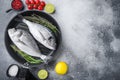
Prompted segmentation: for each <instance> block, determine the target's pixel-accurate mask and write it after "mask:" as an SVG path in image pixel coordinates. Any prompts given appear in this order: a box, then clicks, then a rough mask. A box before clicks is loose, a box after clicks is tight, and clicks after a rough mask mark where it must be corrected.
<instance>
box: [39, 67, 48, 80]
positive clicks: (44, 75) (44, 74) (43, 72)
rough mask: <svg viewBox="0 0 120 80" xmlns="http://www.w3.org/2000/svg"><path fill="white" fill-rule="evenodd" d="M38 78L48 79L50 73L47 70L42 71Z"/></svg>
mask: <svg viewBox="0 0 120 80" xmlns="http://www.w3.org/2000/svg"><path fill="white" fill-rule="evenodd" d="M38 77H39V78H40V79H46V78H47V77H48V72H47V71H46V70H45V69H41V70H40V71H39V72H38Z"/></svg>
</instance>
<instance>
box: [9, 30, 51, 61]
mask: <svg viewBox="0 0 120 80" xmlns="http://www.w3.org/2000/svg"><path fill="white" fill-rule="evenodd" d="M8 35H9V37H10V39H11V40H12V42H13V43H14V44H15V45H16V46H17V47H18V48H19V49H20V50H21V51H23V52H25V53H26V54H28V55H31V56H34V57H39V58H41V59H42V60H43V61H44V62H47V61H48V60H49V59H51V56H46V55H43V54H41V52H40V50H39V48H38V46H37V44H36V42H35V40H34V39H33V37H32V36H31V35H30V34H29V33H28V32H27V31H25V30H22V29H15V28H12V29H8Z"/></svg>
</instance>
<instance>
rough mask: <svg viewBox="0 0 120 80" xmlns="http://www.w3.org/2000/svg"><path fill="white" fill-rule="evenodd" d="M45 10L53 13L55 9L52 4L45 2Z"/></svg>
mask: <svg viewBox="0 0 120 80" xmlns="http://www.w3.org/2000/svg"><path fill="white" fill-rule="evenodd" d="M45 11H46V12H47V13H53V12H54V11H55V7H54V5H53V4H51V3H48V4H46V6H45Z"/></svg>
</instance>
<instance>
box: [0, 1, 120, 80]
mask: <svg viewBox="0 0 120 80" xmlns="http://www.w3.org/2000/svg"><path fill="white" fill-rule="evenodd" d="M11 1H12V0H0V5H1V7H0V41H1V43H0V54H1V55H0V80H12V79H10V78H8V77H7V76H6V70H7V68H8V66H9V65H11V64H18V65H20V64H19V63H17V62H16V61H15V60H14V59H13V58H12V57H11V56H10V55H9V54H8V52H7V50H6V47H5V42H4V37H5V29H6V27H7V25H8V23H9V22H10V20H11V19H12V18H13V17H14V16H15V15H16V14H17V13H19V12H17V11H11V12H9V13H6V12H5V11H6V10H8V9H9V8H10V3H11ZM23 1H24V0H23ZM46 2H50V3H53V4H54V5H55V7H56V12H55V13H54V14H52V15H51V16H53V17H54V18H55V20H56V21H57V22H58V24H59V25H60V28H61V31H62V44H61V46H60V48H59V50H58V52H57V54H59V56H57V57H56V58H55V59H56V62H57V61H65V62H66V63H67V64H68V65H69V71H68V73H67V75H64V76H60V75H57V74H56V73H55V72H54V65H55V63H54V64H53V66H52V67H51V69H50V73H49V74H50V76H49V80H120V41H119V39H120V33H119V32H120V27H119V25H120V24H119V17H120V4H119V3H120V1H119V0H84V1H83V0H75V1H71V0H46ZM24 10H26V9H24Z"/></svg>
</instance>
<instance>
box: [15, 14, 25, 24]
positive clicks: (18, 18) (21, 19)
mask: <svg viewBox="0 0 120 80" xmlns="http://www.w3.org/2000/svg"><path fill="white" fill-rule="evenodd" d="M23 19H24V17H23V16H22V15H18V17H17V18H15V21H18V22H23Z"/></svg>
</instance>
